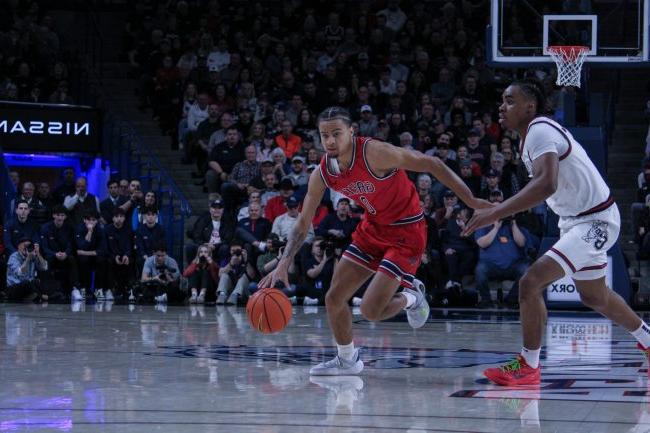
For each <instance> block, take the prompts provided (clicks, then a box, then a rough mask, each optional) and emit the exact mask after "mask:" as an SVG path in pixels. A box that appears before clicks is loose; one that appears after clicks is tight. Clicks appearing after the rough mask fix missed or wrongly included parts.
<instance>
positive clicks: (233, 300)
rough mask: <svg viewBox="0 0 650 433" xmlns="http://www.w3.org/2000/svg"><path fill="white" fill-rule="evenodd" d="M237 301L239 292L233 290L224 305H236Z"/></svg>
mask: <svg viewBox="0 0 650 433" xmlns="http://www.w3.org/2000/svg"><path fill="white" fill-rule="evenodd" d="M237 302H239V293H235V292H233V293H231V294H230V296H228V300H227V301H226V305H237Z"/></svg>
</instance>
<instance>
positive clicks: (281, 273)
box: [257, 265, 289, 289]
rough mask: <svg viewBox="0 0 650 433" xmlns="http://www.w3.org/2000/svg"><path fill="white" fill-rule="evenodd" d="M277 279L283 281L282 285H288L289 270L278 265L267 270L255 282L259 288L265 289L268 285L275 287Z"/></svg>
mask: <svg viewBox="0 0 650 433" xmlns="http://www.w3.org/2000/svg"><path fill="white" fill-rule="evenodd" d="M278 281H282V282H283V283H284V287H289V272H288V271H287V269H286V267H284V266H282V265H278V267H277V268H275V269H273V271H271V272H269V273H268V274H267V275H266V276H265V277H264V278H262V279H261V280H260V282H259V283H258V284H257V287H258V288H259V289H266V288H269V287H275V286H276V283H277V282H278Z"/></svg>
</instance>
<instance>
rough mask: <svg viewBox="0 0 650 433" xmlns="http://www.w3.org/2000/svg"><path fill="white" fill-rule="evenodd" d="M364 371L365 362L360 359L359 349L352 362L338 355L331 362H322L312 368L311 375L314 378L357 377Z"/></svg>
mask: <svg viewBox="0 0 650 433" xmlns="http://www.w3.org/2000/svg"><path fill="white" fill-rule="evenodd" d="M361 370H363V361H361V359H360V358H359V349H356V350H355V351H354V356H353V357H352V359H351V360H349V361H348V360H346V359H343V358H341V357H339V356H338V355H336V356H335V357H334V358H333V359H330V360H329V361H325V362H321V363H320V364H318V365H316V366H314V367H312V368H311V369H310V370H309V374H311V375H312V376H356V375H357V374H359V373H361Z"/></svg>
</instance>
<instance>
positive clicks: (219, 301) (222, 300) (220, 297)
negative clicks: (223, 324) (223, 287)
mask: <svg viewBox="0 0 650 433" xmlns="http://www.w3.org/2000/svg"><path fill="white" fill-rule="evenodd" d="M225 303H226V294H225V293H224V292H217V305H223V304H225Z"/></svg>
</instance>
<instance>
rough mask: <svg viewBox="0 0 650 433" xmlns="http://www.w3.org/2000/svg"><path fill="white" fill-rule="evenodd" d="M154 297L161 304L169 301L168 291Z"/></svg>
mask: <svg viewBox="0 0 650 433" xmlns="http://www.w3.org/2000/svg"><path fill="white" fill-rule="evenodd" d="M154 299H155V300H156V302H157V303H159V304H166V303H167V293H163V294H162V295H160V296H156V297H155V298H154Z"/></svg>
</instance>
